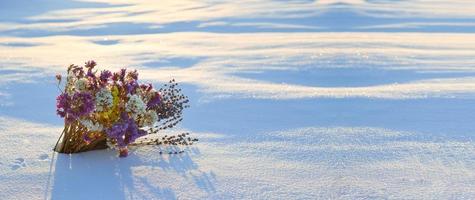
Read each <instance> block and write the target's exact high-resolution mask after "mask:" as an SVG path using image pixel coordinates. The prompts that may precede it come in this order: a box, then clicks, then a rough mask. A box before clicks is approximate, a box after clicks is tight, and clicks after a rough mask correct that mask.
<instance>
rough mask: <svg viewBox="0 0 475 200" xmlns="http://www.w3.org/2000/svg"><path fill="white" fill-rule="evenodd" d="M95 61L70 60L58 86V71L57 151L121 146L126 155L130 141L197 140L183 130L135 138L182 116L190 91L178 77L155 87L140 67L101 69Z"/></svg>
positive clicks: (169, 142)
mask: <svg viewBox="0 0 475 200" xmlns="http://www.w3.org/2000/svg"><path fill="white" fill-rule="evenodd" d="M95 66H97V63H96V62H94V61H88V62H86V63H85V65H84V67H80V66H77V65H70V66H69V67H68V70H67V73H68V75H67V77H66V80H65V81H64V90H62V89H61V88H60V85H61V83H62V81H63V78H62V76H61V75H56V79H57V80H58V89H59V91H60V92H61V94H60V95H59V96H58V97H57V99H56V100H57V104H56V105H57V110H56V112H57V114H58V115H59V116H60V117H62V118H64V123H65V127H64V130H63V132H62V134H61V136H60V138H58V142H57V143H56V145H55V150H56V151H58V152H61V153H77V152H83V151H89V150H95V149H104V148H117V149H119V155H120V156H121V157H125V156H127V154H128V147H129V146H141V145H174V146H176V145H183V146H188V145H192V144H193V143H194V142H196V141H198V139H195V138H191V137H189V136H188V134H189V133H183V134H179V135H176V136H163V137H162V138H159V139H142V140H140V141H139V142H135V141H136V140H137V139H138V138H141V137H144V136H146V135H150V134H157V133H158V132H159V131H161V130H164V129H169V128H172V127H174V126H176V125H177V124H178V123H179V122H180V121H182V120H183V117H182V115H183V109H184V108H188V107H189V104H188V103H189V100H188V97H187V96H185V95H183V94H182V93H181V89H180V88H178V84H177V83H176V82H175V80H171V81H170V82H169V83H167V84H165V86H164V87H163V88H160V89H158V90H155V89H154V88H153V86H152V85H151V84H140V83H139V82H138V76H139V73H138V72H137V71H136V70H134V71H127V69H121V70H120V71H118V72H114V73H112V72H110V71H108V70H103V71H101V72H100V73H99V72H98V71H97V70H94V68H95ZM60 140H61V142H59V141H60ZM180 152H182V151H175V152H169V153H180ZM160 153H161V152H160Z"/></svg>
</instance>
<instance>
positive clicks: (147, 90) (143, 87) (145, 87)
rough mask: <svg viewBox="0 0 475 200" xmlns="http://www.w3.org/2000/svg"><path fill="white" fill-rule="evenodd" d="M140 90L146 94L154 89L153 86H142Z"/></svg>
mask: <svg viewBox="0 0 475 200" xmlns="http://www.w3.org/2000/svg"><path fill="white" fill-rule="evenodd" d="M140 88H141V89H142V90H144V91H146V92H150V90H152V89H153V86H152V84H150V83H149V84H140Z"/></svg>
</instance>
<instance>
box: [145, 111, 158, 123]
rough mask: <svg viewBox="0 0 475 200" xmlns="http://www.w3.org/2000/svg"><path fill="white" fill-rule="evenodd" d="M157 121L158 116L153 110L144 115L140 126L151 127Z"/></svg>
mask: <svg viewBox="0 0 475 200" xmlns="http://www.w3.org/2000/svg"><path fill="white" fill-rule="evenodd" d="M157 121H158V115H157V113H156V112H155V111H154V110H149V111H147V112H146V113H145V115H144V119H143V124H142V126H149V127H151V126H153V125H154V124H155V122H157Z"/></svg>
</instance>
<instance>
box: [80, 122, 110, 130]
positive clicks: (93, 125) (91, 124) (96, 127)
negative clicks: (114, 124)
mask: <svg viewBox="0 0 475 200" xmlns="http://www.w3.org/2000/svg"><path fill="white" fill-rule="evenodd" d="M79 122H81V124H82V125H83V126H85V127H86V128H87V130H89V131H94V132H96V131H97V132H99V131H102V130H104V126H102V125H101V124H100V123H99V122H96V123H94V122H92V121H91V120H89V119H80V120H79Z"/></svg>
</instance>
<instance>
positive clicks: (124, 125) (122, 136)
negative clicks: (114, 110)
mask: <svg viewBox="0 0 475 200" xmlns="http://www.w3.org/2000/svg"><path fill="white" fill-rule="evenodd" d="M106 133H107V136H109V137H110V138H114V139H115V140H116V142H117V146H118V147H119V148H125V147H126V146H127V145H128V144H130V143H132V142H135V140H136V139H137V138H139V137H142V136H144V135H146V131H144V130H140V129H139V128H138V126H137V124H136V123H135V121H134V120H133V119H132V118H130V117H129V115H128V114H127V113H126V112H123V113H122V114H121V117H120V120H119V122H117V123H115V124H114V125H113V126H112V127H111V128H109V129H107V130H106Z"/></svg>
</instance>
